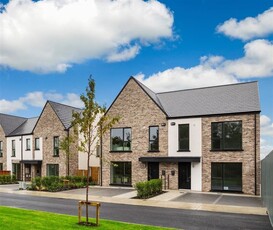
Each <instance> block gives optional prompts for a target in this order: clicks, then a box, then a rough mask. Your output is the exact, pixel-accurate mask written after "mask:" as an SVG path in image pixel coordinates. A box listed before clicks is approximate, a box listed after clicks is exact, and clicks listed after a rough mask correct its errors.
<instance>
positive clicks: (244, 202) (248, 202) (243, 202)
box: [217, 196, 263, 207]
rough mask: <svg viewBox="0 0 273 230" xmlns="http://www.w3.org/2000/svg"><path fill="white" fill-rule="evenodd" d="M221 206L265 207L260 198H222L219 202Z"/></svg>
mask: <svg viewBox="0 0 273 230" xmlns="http://www.w3.org/2000/svg"><path fill="white" fill-rule="evenodd" d="M217 204H220V205H235V206H248V207H263V204H262V200H261V198H260V197H243V196H241V197H239V196H222V197H221V199H220V200H219V201H218V202H217Z"/></svg>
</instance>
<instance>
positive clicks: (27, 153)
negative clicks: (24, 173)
mask: <svg viewBox="0 0 273 230" xmlns="http://www.w3.org/2000/svg"><path fill="white" fill-rule="evenodd" d="M27 139H30V150H27V143H26V140H27ZM22 140H23V160H33V154H32V153H33V149H32V148H33V146H32V135H26V136H23V137H22ZM20 155H21V153H20ZM20 159H21V158H20Z"/></svg>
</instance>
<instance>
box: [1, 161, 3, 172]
mask: <svg viewBox="0 0 273 230" xmlns="http://www.w3.org/2000/svg"><path fill="white" fill-rule="evenodd" d="M2 170H3V163H0V171H2Z"/></svg>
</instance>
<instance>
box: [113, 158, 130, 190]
mask: <svg viewBox="0 0 273 230" xmlns="http://www.w3.org/2000/svg"><path fill="white" fill-rule="evenodd" d="M131 168H132V166H131V162H111V184H117V185H131V183H132V182H131V181H132V170H131Z"/></svg>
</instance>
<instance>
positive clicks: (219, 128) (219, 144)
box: [211, 121, 242, 150]
mask: <svg viewBox="0 0 273 230" xmlns="http://www.w3.org/2000/svg"><path fill="white" fill-rule="evenodd" d="M211 149H212V150H241V149H242V122H241V121H228V122H213V123H211Z"/></svg>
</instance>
